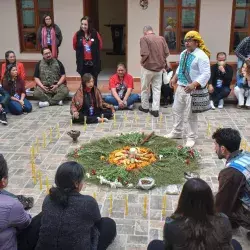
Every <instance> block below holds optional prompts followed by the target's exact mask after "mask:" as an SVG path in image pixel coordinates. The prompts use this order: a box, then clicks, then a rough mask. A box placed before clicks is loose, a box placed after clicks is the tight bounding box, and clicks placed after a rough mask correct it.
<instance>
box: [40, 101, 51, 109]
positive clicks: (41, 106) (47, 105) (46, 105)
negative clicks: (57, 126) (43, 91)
mask: <svg viewBox="0 0 250 250" xmlns="http://www.w3.org/2000/svg"><path fill="white" fill-rule="evenodd" d="M38 106H39V108H45V107H49V102H39V103H38Z"/></svg>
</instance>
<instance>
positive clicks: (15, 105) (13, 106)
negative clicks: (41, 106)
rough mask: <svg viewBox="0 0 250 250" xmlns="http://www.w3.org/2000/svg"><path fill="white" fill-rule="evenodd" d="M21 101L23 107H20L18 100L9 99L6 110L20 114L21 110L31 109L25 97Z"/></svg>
mask: <svg viewBox="0 0 250 250" xmlns="http://www.w3.org/2000/svg"><path fill="white" fill-rule="evenodd" d="M23 101H24V108H22V106H21V104H20V103H19V102H16V101H13V100H10V101H9V105H8V107H7V112H8V111H9V112H10V113H11V114H13V115H21V114H22V113H23V112H26V113H30V112H31V111H32V105H31V103H30V102H29V101H28V100H27V99H26V98H25V99H24V100H23Z"/></svg>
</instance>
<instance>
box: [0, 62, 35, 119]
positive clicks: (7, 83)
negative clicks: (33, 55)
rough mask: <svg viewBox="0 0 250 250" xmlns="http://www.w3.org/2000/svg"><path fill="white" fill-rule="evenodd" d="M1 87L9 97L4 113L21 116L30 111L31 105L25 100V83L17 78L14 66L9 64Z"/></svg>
mask: <svg viewBox="0 0 250 250" xmlns="http://www.w3.org/2000/svg"><path fill="white" fill-rule="evenodd" d="M2 86H3V89H4V90H5V91H7V92H8V93H9V95H10V100H9V102H8V104H7V107H5V111H7V112H10V113H11V114H13V115H21V114H23V113H30V112H31V111H32V105H31V103H30V102H29V101H28V100H27V99H26V98H25V97H26V91H25V83H24V81H23V80H22V79H21V78H20V77H19V76H18V72H17V67H16V65H15V64H9V65H8V66H7V69H6V71H5V75H4V79H3V81H2Z"/></svg>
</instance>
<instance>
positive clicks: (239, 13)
mask: <svg viewBox="0 0 250 250" xmlns="http://www.w3.org/2000/svg"><path fill="white" fill-rule="evenodd" d="M249 24H250V0H233V12H232V26H231V41H230V52H231V53H232V52H233V51H234V50H235V49H236V47H237V45H238V44H239V43H240V42H241V40H242V39H243V38H245V37H247V36H250V26H249Z"/></svg>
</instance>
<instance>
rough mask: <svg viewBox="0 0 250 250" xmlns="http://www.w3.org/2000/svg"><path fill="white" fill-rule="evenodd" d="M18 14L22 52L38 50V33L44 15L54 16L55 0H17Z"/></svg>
mask: <svg viewBox="0 0 250 250" xmlns="http://www.w3.org/2000/svg"><path fill="white" fill-rule="evenodd" d="M16 3H17V15H18V26H19V39H20V48H21V52H37V51H39V48H40V46H39V44H38V42H37V38H36V33H37V30H38V28H39V26H40V24H41V23H42V18H43V15H45V14H49V15H51V16H52V18H53V0H17V1H16Z"/></svg>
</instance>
